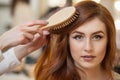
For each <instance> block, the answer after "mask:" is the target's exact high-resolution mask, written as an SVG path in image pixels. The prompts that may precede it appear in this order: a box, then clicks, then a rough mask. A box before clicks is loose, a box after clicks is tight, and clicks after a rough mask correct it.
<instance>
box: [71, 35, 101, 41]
mask: <svg viewBox="0 0 120 80" xmlns="http://www.w3.org/2000/svg"><path fill="white" fill-rule="evenodd" d="M73 38H74V39H76V40H83V39H84V36H83V35H76V36H74V37H73ZM92 38H93V40H95V41H97V40H100V39H102V38H103V36H101V35H94V36H93V37H92Z"/></svg>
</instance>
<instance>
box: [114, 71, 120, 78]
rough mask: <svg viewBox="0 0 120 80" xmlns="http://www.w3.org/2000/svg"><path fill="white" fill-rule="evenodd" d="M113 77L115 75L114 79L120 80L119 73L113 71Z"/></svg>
mask: <svg viewBox="0 0 120 80" xmlns="http://www.w3.org/2000/svg"><path fill="white" fill-rule="evenodd" d="M113 77H114V80H120V74H119V73H116V72H113Z"/></svg>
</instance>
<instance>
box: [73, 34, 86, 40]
mask: <svg viewBox="0 0 120 80" xmlns="http://www.w3.org/2000/svg"><path fill="white" fill-rule="evenodd" d="M73 38H74V39H76V40H82V39H83V38H84V36H82V35H76V36H74V37H73Z"/></svg>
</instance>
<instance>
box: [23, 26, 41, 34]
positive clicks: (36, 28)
mask: <svg viewBox="0 0 120 80" xmlns="http://www.w3.org/2000/svg"><path fill="white" fill-rule="evenodd" d="M22 31H24V32H29V33H33V34H35V33H37V32H38V31H39V26H34V27H24V28H23V29H22Z"/></svg>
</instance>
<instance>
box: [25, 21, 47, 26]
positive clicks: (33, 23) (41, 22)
mask: <svg viewBox="0 0 120 80" xmlns="http://www.w3.org/2000/svg"><path fill="white" fill-rule="evenodd" d="M47 24H48V22H47V21H45V20H35V21H31V22H28V23H27V24H26V26H30V27H32V26H34V25H40V26H45V25H47Z"/></svg>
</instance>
